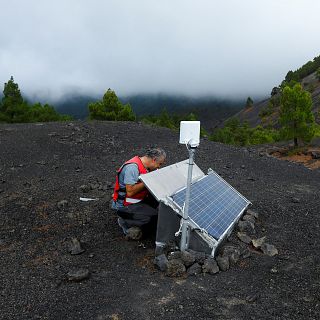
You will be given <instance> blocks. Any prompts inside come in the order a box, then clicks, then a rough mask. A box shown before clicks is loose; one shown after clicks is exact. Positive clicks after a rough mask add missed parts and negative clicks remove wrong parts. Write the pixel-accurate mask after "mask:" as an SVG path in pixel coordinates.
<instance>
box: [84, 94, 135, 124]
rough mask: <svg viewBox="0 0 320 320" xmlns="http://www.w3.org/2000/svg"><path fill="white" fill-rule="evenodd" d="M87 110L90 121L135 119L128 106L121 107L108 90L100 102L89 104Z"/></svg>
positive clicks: (116, 98) (115, 96) (114, 95)
mask: <svg viewBox="0 0 320 320" xmlns="http://www.w3.org/2000/svg"><path fill="white" fill-rule="evenodd" d="M88 108H89V118H90V119H92V120H93V119H95V120H113V121H134V120H135V119H136V115H135V114H134V112H133V110H132V108H131V106H130V104H129V103H128V104H125V105H123V104H122V103H121V102H120V100H119V99H118V97H117V95H116V93H115V92H114V91H113V90H111V89H110V88H109V89H108V90H107V91H106V92H105V94H104V95H103V97H102V100H99V101H96V102H91V103H89V105H88Z"/></svg>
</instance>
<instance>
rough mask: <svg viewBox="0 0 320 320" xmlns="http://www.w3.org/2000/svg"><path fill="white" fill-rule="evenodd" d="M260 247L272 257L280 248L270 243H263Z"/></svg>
mask: <svg viewBox="0 0 320 320" xmlns="http://www.w3.org/2000/svg"><path fill="white" fill-rule="evenodd" d="M260 249H261V250H262V252H263V253H264V254H266V255H267V256H270V257H273V256H275V255H276V254H278V249H277V248H276V247H275V246H274V245H272V244H269V243H263V244H262V245H261V247H260Z"/></svg>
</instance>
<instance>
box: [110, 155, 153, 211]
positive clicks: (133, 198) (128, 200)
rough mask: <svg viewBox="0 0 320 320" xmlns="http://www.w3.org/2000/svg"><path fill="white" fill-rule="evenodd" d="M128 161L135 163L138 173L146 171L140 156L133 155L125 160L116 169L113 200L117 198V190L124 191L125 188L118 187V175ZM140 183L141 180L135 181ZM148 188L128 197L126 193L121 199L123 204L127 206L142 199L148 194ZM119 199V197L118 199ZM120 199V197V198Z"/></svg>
mask: <svg viewBox="0 0 320 320" xmlns="http://www.w3.org/2000/svg"><path fill="white" fill-rule="evenodd" d="M130 163H135V164H136V165H137V166H138V170H139V174H140V175H141V174H145V173H148V171H147V169H146V168H145V167H144V165H143V163H142V162H141V160H140V158H139V157H138V156H135V157H133V158H132V159H130V160H128V161H127V162H125V163H124V164H123V165H122V166H121V167H120V168H119V169H118V170H117V176H116V183H115V186H114V191H113V201H117V200H118V199H119V191H122V192H126V189H125V188H120V183H119V175H120V172H121V171H122V169H123V168H124V166H126V165H127V164H130ZM138 183H141V182H137V184H138ZM148 193H149V192H148V190H147V189H145V190H142V191H140V192H139V193H136V194H135V195H134V196H131V197H128V196H127V194H126V195H125V198H124V199H123V205H125V206H128V205H130V204H133V203H138V202H140V201H141V200H143V199H144V198H145V197H146V196H147V195H148ZM119 200H120V199H119ZM121 200H122V199H121Z"/></svg>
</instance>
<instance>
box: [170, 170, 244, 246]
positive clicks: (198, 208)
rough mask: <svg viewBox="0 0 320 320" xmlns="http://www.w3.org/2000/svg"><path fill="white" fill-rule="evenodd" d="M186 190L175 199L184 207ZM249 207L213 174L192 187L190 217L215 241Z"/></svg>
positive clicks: (236, 193) (234, 191)
mask: <svg viewBox="0 0 320 320" xmlns="http://www.w3.org/2000/svg"><path fill="white" fill-rule="evenodd" d="M185 197H186V188H184V189H183V190H180V191H178V192H177V193H176V194H174V195H173V196H172V199H173V201H174V202H175V203H176V204H177V205H178V206H180V207H181V208H182V207H183V205H184V201H185ZM249 204H250V201H248V200H247V199H246V198H245V197H243V196H242V195H241V194H240V193H239V192H238V191H236V190H235V189H234V188H233V187H232V186H230V185H229V184H228V183H227V182H226V181H225V180H223V179H222V178H221V177H220V176H219V175H218V174H216V173H215V172H212V173H211V174H209V175H207V176H205V177H204V178H202V179H200V180H198V181H197V182H195V183H193V184H192V185H191V191H190V203H189V218H190V219H191V220H192V221H193V222H194V223H195V224H196V225H197V226H198V227H199V228H200V229H204V230H206V231H207V232H208V234H210V235H211V236H212V237H214V238H215V239H217V240H218V239H219V238H220V237H221V236H222V235H223V234H224V233H225V232H226V231H227V229H228V228H229V226H230V225H231V224H232V223H233V221H234V220H235V219H237V217H239V215H240V214H241V213H242V212H243V210H244V209H245V208H246V207H247V206H248V205H249Z"/></svg>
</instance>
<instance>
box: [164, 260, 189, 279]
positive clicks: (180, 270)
mask: <svg viewBox="0 0 320 320" xmlns="http://www.w3.org/2000/svg"><path fill="white" fill-rule="evenodd" d="M185 272H186V267H185V265H184V263H183V261H182V260H180V259H172V260H169V261H168V263H167V269H166V276H168V277H181V276H182V275H184V273H185Z"/></svg>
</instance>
